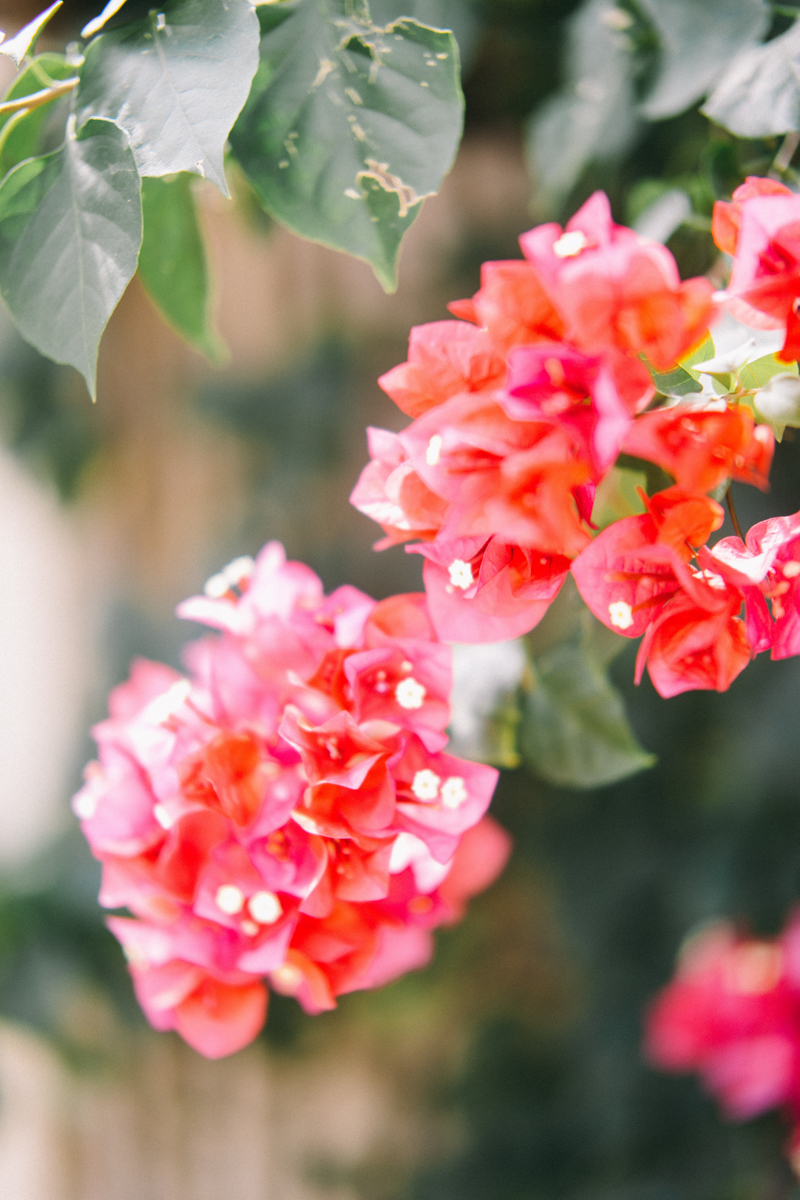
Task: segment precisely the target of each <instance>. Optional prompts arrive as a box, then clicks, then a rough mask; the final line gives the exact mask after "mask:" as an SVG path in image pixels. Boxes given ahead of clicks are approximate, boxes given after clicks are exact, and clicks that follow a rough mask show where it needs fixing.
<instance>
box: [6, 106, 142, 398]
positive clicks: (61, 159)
mask: <svg viewBox="0 0 800 1200" xmlns="http://www.w3.org/2000/svg"><path fill="white" fill-rule="evenodd" d="M141 239H142V209H141V201H140V181H139V176H138V174H137V172H136V164H135V162H134V159H133V154H132V153H131V150H130V147H129V146H128V142H127V138H126V137H125V134H124V133H123V132H122V130H120V129H118V128H117V127H116V125H113V124H111V122H109V121H98V120H96V121H90V122H88V124H86V125H85V126H84V128H83V129H82V130H81V132H80V134H79V135H77V136H76V135H75V133H74V130H72V129H70V130H69V131H68V136H67V140H66V142H65V144H64V146H63V147H62V148H61V149H60V150H57V151H55V153H53V154H46V155H44V156H43V157H41V158H34V159H28V161H27V162H23V163H20V164H19V166H17V167H15V168H14V170H13V171H11V172H9V174H8V175H6V177H5V179H4V180H3V181H2V183H1V184H0V292H2V295H3V299H4V300H5V302H6V304H7V305H8V307H9V309H10V311H11V315H12V316H13V318H14V320H15V321H16V323H17V325H18V327H19V330H20V332H21V333H22V335H23V337H24V338H26V339H27V340H28V341H29V342H31V344H32V345H34V346H35V347H36V349H37V350H40V351H41V352H42V354H45V355H47V357H48V358H52V359H54V360H55V361H56V362H63V363H69V364H70V365H72V366H73V367H76V368H77V370H79V371H80V372H81V374H82V375H83V376H84V378H85V379H86V383H87V386H88V388H89V391H90V393H91V394H92V396H94V390H95V373H96V366H97V349H98V345H99V342H100V336H101V334H102V332H103V329H104V328H105V325H106V322H107V321H108V318H109V317H110V316H111V313H112V312H113V311H114V308H115V307H116V305H117V302H118V301H119V299H120V296H121V295H122V293H123V292H124V290H125V288H126V286H127V284H128V281H129V280H130V278H131V276H132V275H133V273H134V271H135V270H136V256H137V254H138V253H139V246H140V243H141Z"/></svg>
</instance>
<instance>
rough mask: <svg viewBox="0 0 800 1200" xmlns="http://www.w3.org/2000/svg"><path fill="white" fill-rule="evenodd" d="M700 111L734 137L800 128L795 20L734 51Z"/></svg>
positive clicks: (799, 41) (799, 27)
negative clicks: (766, 38)
mask: <svg viewBox="0 0 800 1200" xmlns="http://www.w3.org/2000/svg"><path fill="white" fill-rule="evenodd" d="M703 112H704V113H705V114H706V116H707V117H710V118H711V120H712V121H716V122H717V124H718V125H724V126H725V128H726V129H730V131H731V133H735V134H738V136H739V137H748V138H760V137H770V136H772V135H774V134H779V133H788V132H790V131H791V130H797V129H800V22H795V24H794V25H792V27H791V29H788V30H787V31H786V33H784V34H782V35H781V36H780V37H776V38H774V39H773V40H772V41H771V42H767V44H766V45H765V46H753V47H750V48H749V49H746V50H743V51H742V52H741V53H740V54H737V55H736V57H735V58H734V60H733V62H732V63H731V64H730V66H729V68H728V70H727V71H726V72H725V74H724V75H723V76H722V79H721V80H720V82H719V83H718V84H717V86H716V88H715V89H714V91H713V92H712V94H711V96H710V97H709V98H708V100H707V101H706V103H705V105H704V106H703Z"/></svg>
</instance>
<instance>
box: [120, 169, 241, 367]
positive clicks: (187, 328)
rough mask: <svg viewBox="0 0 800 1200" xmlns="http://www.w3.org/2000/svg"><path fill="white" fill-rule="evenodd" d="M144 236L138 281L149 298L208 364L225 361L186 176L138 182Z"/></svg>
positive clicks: (202, 248) (188, 177)
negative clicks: (211, 315)
mask: <svg viewBox="0 0 800 1200" xmlns="http://www.w3.org/2000/svg"><path fill="white" fill-rule="evenodd" d="M142 214H143V217H144V236H143V238H142V248H141V251H140V252H139V278H140V279H141V281H142V283H143V284H144V286H145V289H146V291H147V293H148V295H149V296H150V299H151V300H152V301H153V302H154V303H155V304H156V305H157V307H158V308H159V310H160V311H161V313H162V314H163V316H164V317H165V319H166V320H167V321H168V322H169V324H170V325H172V327H173V328H174V329H175V330H177V332H178V333H179V334H180V335H181V337H184V338H185V339H186V341H187V342H188V343H189V344H190V345H191V346H194V347H195V349H196V350H199V351H200V352H201V353H202V354H205V355H206V357H207V358H209V359H211V361H212V362H219V361H220V360H221V359H222V358H224V357H225V347H224V346H223V345H222V342H221V341H220V339H219V337H218V335H217V334H216V333H215V332H214V329H213V326H212V324H211V317H210V312H209V281H208V267H207V265H206V254H205V247H204V246H203V237H202V234H201V232H200V226H199V224H198V221H197V213H196V212H195V207H194V199H193V197H192V187H191V177H190V176H189V175H187V174H184V173H182V174H180V175H176V176H175V177H174V178H172V179H143V180H142Z"/></svg>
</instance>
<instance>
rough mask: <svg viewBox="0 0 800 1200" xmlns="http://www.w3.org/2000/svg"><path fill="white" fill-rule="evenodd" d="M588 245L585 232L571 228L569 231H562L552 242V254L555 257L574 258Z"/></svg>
mask: <svg viewBox="0 0 800 1200" xmlns="http://www.w3.org/2000/svg"><path fill="white" fill-rule="evenodd" d="M588 245H589V239H588V238H587V236H586V234H585V233H581V231H580V229H573V230H572V232H571V233H562V235H561V237H560V238H559V239H558V241H557V242H555V243H554V244H553V254H555V255H556V257H557V258H574V257H575V255H576V254H580V252H581V250H585V249H586V247H587V246H588Z"/></svg>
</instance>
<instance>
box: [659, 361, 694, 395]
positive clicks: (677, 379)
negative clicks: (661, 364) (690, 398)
mask: <svg viewBox="0 0 800 1200" xmlns="http://www.w3.org/2000/svg"><path fill="white" fill-rule="evenodd" d="M653 383H654V384H655V385H656V387H657V388H658V390H659V392H661V394H662V395H663V396H686V395H688V393H689V392H702V390H703V389H702V387H701V386H700V384H699V383H698V382H697V379H696V377H695V376H694V375H692V374H690V373H689V371H685V370H684V368H683V367H675V368H674V369H673V370H672V371H664V372H660V371H653Z"/></svg>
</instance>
